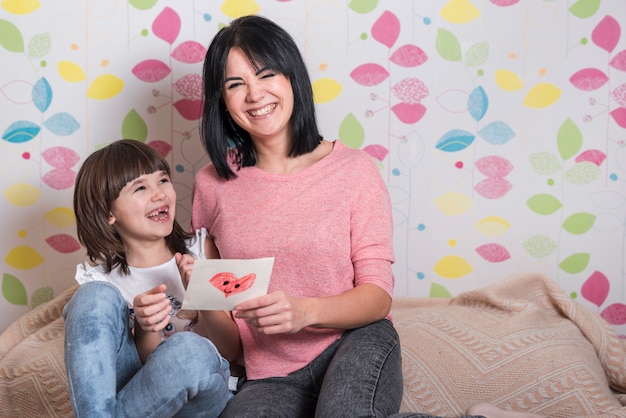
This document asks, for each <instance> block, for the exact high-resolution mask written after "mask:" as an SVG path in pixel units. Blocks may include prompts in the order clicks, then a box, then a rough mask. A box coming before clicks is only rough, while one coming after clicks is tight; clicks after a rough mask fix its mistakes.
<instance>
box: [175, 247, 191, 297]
mask: <svg viewBox="0 0 626 418" xmlns="http://www.w3.org/2000/svg"><path fill="white" fill-rule="evenodd" d="M174 258H175V259H176V265H177V266H178V271H179V272H180V278H181V279H182V281H183V286H185V290H187V285H188V284H189V279H191V270H192V269H193V263H194V261H195V259H194V258H193V257H192V256H191V255H189V254H184V255H183V254H181V253H176V254H174Z"/></svg>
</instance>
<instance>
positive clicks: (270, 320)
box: [234, 291, 311, 334]
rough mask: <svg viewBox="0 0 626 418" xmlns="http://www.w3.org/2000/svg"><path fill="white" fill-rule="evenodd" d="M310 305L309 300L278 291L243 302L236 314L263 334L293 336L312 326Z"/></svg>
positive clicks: (236, 309) (236, 308)
mask: <svg viewBox="0 0 626 418" xmlns="http://www.w3.org/2000/svg"><path fill="white" fill-rule="evenodd" d="M308 305H309V304H308V303H307V299H300V298H294V297H292V296H289V295H288V294H286V293H285V292H283V291H276V292H272V293H270V294H268V295H263V296H259V297H256V298H253V299H250V300H246V301H244V302H241V303H240V304H239V305H237V306H236V307H235V312H234V313H235V317H236V318H241V319H243V320H245V321H246V322H247V323H248V324H250V325H251V326H252V327H254V328H255V329H256V330H257V331H258V332H259V333H261V334H293V333H296V332H298V331H300V330H301V329H302V328H305V327H307V326H309V325H311V323H310V322H309V321H310V318H311V317H310V315H309V314H308Z"/></svg>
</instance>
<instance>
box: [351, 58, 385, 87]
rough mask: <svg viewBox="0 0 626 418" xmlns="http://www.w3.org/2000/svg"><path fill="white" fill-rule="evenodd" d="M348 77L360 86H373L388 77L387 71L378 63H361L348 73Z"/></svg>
mask: <svg viewBox="0 0 626 418" xmlns="http://www.w3.org/2000/svg"><path fill="white" fill-rule="evenodd" d="M350 77H352V79H353V80H354V81H356V82H357V83H358V84H360V85H362V86H375V85H377V84H380V83H382V82H383V81H385V80H386V79H387V77H389V72H388V71H387V70H386V69H384V68H383V67H382V65H380V64H375V63H367V64H361V65H359V66H358V67H356V68H355V69H354V70H352V72H351V73H350Z"/></svg>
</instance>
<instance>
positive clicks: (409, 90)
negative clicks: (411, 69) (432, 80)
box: [391, 77, 428, 104]
mask: <svg viewBox="0 0 626 418" xmlns="http://www.w3.org/2000/svg"><path fill="white" fill-rule="evenodd" d="M391 91H392V92H393V94H394V95H395V96H396V97H397V98H398V99H400V100H401V101H402V102H404V103H410V104H414V103H419V102H421V101H422V99H423V98H425V97H426V96H428V87H426V84H424V83H423V82H422V81H421V80H420V79H417V78H415V77H408V78H405V79H402V80H400V82H398V83H397V84H396V85H395V86H393V87H392V89H391Z"/></svg>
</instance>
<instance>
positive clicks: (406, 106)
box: [391, 103, 426, 125]
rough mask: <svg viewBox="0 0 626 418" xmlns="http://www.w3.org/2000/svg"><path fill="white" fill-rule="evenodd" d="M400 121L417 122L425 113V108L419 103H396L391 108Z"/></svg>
mask: <svg viewBox="0 0 626 418" xmlns="http://www.w3.org/2000/svg"><path fill="white" fill-rule="evenodd" d="M391 111H392V112H393V113H394V114H395V115H396V117H397V118H398V119H400V121H401V122H404V123H406V124H409V125H410V124H412V123H416V122H419V120H420V119H422V117H423V116H424V114H425V113H426V108H425V107H424V105H422V104H420V103H398V104H397V105H395V106H393V107H392V108H391Z"/></svg>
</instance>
